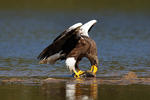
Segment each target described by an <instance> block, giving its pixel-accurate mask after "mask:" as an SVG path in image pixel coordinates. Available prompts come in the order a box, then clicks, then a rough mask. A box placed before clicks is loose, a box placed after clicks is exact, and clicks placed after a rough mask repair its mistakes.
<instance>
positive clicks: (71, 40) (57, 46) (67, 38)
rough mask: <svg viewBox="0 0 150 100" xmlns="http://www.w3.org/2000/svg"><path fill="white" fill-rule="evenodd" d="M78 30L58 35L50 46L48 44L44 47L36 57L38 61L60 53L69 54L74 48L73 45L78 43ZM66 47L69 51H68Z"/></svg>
mask: <svg viewBox="0 0 150 100" xmlns="http://www.w3.org/2000/svg"><path fill="white" fill-rule="evenodd" d="M77 29H78V28H76V29H74V30H71V31H69V32H68V31H67V30H66V31H64V32H63V33H62V34H60V35H59V36H58V37H56V39H54V41H53V42H52V44H50V45H49V46H48V47H46V48H45V49H44V50H43V51H42V52H41V53H40V54H39V56H38V57H37V58H38V59H40V60H42V59H44V58H48V57H50V56H52V55H54V54H56V53H58V52H60V51H62V52H63V53H67V52H69V50H71V48H73V47H74V45H75V43H76V42H77V41H78V37H79V36H78V34H77V32H76V30H77ZM68 46H69V48H70V49H68Z"/></svg>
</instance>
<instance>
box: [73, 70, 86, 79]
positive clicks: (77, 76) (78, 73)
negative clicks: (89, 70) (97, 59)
mask: <svg viewBox="0 0 150 100" xmlns="http://www.w3.org/2000/svg"><path fill="white" fill-rule="evenodd" d="M74 73H75V75H74V77H75V78H79V77H80V75H82V74H83V73H84V71H81V70H79V71H78V72H77V71H74Z"/></svg>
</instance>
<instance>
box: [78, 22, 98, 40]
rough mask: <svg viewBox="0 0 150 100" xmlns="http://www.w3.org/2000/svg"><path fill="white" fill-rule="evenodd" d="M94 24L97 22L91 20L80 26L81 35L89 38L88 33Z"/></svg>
mask: <svg viewBox="0 0 150 100" xmlns="http://www.w3.org/2000/svg"><path fill="white" fill-rule="evenodd" d="M96 22H97V21H96V20H91V21H89V22H87V23H85V24H84V25H82V26H81V27H80V32H81V35H84V36H88V37H89V34H88V31H89V29H90V28H91V27H92V25H94V24H95V23H96Z"/></svg>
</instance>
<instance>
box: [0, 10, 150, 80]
mask: <svg viewBox="0 0 150 100" xmlns="http://www.w3.org/2000/svg"><path fill="white" fill-rule="evenodd" d="M75 15H76V16H75ZM149 18H150V16H149V15H148V14H147V15H146V14H144V13H122V12H120V13H119V12H117V13H116V12H114V13H110V12H105V13H104V12H102V13H100V12H95V13H93V12H87V13H86V12H85V13H84V14H83V13H82V12H78V13H71V12H69V13H68V12H61V13H60V12H58V13H56V12H51V13H48V12H19V11H18V12H17V11H16V12H15V11H5V12H3V11H1V12H0V22H1V23H0V76H1V77H3V76H5V77H10V76H28V77H32V76H42V77H43V76H46V77H48V76H53V75H54V76H55V75H69V74H70V72H69V71H68V69H67V68H66V67H65V64H64V62H63V61H61V62H59V61H58V62H57V63H56V64H55V65H46V64H45V65H40V64H38V60H37V59H36V57H37V56H38V54H39V53H40V52H41V51H42V50H43V49H44V48H45V47H46V46H48V45H49V44H50V43H51V42H52V41H53V39H54V38H55V37H57V36H58V35H59V34H60V33H61V32H62V31H64V29H66V28H67V27H69V26H70V25H72V24H74V23H77V22H83V23H84V22H87V21H89V20H91V19H97V20H98V23H97V24H96V25H95V27H93V29H92V30H91V32H90V33H89V34H90V36H91V37H92V38H93V39H94V40H95V41H96V43H97V48H98V56H99V63H100V65H99V71H98V73H97V77H101V76H105V77H114V76H115V77H120V76H122V75H124V74H126V73H127V72H129V71H133V72H135V73H136V74H137V75H138V76H139V77H147V76H148V77H149V76H150V60H149V58H150V53H149V51H150V44H149V43H150V35H149V34H150V28H149V26H150V19H149ZM80 66H81V67H80V68H81V69H82V70H87V69H89V66H90V64H89V62H88V60H87V59H83V61H82V62H81V64H80Z"/></svg>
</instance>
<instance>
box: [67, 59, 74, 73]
mask: <svg viewBox="0 0 150 100" xmlns="http://www.w3.org/2000/svg"><path fill="white" fill-rule="evenodd" d="M75 63H76V60H75V58H74V57H69V58H67V59H66V66H67V67H68V68H69V70H70V71H72V70H75Z"/></svg>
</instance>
